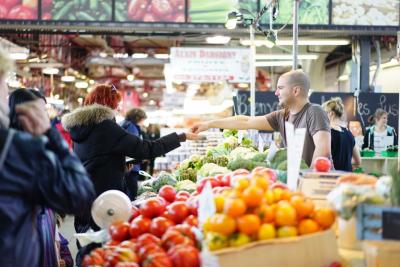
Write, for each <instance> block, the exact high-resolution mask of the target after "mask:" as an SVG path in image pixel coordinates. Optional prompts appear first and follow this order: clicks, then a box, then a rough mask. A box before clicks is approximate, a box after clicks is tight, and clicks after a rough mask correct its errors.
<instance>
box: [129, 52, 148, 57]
mask: <svg viewBox="0 0 400 267" xmlns="http://www.w3.org/2000/svg"><path fill="white" fill-rule="evenodd" d="M148 56H149V55H147V54H144V53H135V54H132V58H147V57H148Z"/></svg>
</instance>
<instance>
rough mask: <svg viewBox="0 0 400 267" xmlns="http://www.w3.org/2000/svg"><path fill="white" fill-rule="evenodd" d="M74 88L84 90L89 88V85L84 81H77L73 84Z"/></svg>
mask: <svg viewBox="0 0 400 267" xmlns="http://www.w3.org/2000/svg"><path fill="white" fill-rule="evenodd" d="M75 87H76V88H79V89H85V88H88V87H89V84H88V83H87V82H85V81H79V82H76V83H75Z"/></svg>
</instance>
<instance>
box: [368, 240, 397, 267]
mask: <svg viewBox="0 0 400 267" xmlns="http://www.w3.org/2000/svg"><path fill="white" fill-rule="evenodd" d="M363 248H364V253H365V262H366V266H367V267H400V241H364V244H363Z"/></svg>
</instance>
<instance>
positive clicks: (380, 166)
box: [361, 156, 398, 174]
mask: <svg viewBox="0 0 400 267" xmlns="http://www.w3.org/2000/svg"><path fill="white" fill-rule="evenodd" d="M397 161H398V159H397V157H381V156H376V157H362V158H361V167H362V169H363V171H364V172H365V173H377V174H388V173H389V172H390V170H391V168H393V167H394V166H396V165H397Z"/></svg>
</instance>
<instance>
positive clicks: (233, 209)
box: [224, 198, 247, 218]
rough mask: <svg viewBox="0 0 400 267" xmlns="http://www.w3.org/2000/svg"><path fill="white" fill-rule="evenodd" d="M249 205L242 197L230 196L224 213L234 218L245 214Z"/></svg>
mask: <svg viewBox="0 0 400 267" xmlns="http://www.w3.org/2000/svg"><path fill="white" fill-rule="evenodd" d="M246 210H247V205H246V203H245V202H244V201H243V199H240V198H228V199H227V200H226V201H225V204H224V213H225V214H226V215H228V216H230V217H232V218H237V217H239V216H241V215H243V214H245V212H246Z"/></svg>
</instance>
